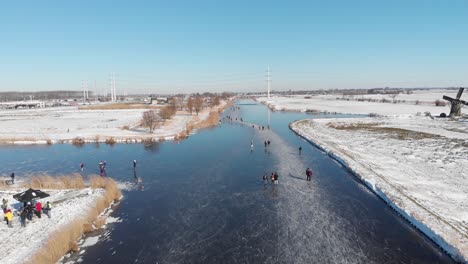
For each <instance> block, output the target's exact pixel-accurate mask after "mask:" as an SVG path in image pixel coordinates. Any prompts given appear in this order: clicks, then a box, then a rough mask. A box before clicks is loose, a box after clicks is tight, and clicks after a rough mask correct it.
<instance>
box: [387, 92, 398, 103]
mask: <svg viewBox="0 0 468 264" xmlns="http://www.w3.org/2000/svg"><path fill="white" fill-rule="evenodd" d="M397 96H398V92H396V93H391V94H389V95H388V97H390V98H392V102H393V103H396V102H395V98H396V97H397Z"/></svg>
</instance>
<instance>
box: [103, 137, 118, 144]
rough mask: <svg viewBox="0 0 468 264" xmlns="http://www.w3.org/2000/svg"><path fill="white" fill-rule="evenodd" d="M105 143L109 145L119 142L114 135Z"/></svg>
mask: <svg viewBox="0 0 468 264" xmlns="http://www.w3.org/2000/svg"><path fill="white" fill-rule="evenodd" d="M105 143H106V144H108V145H114V144H115V143H117V141H115V139H114V138H113V137H110V138H108V139H106V141H105Z"/></svg>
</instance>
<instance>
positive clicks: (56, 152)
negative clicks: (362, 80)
mask: <svg viewBox="0 0 468 264" xmlns="http://www.w3.org/2000/svg"><path fill="white" fill-rule="evenodd" d="M249 103H251V102H249ZM240 108H241V110H236V111H234V112H232V111H227V112H226V115H232V116H242V117H243V118H244V120H245V121H248V122H253V123H258V124H264V125H266V124H267V120H268V111H267V109H266V108H265V107H264V106H261V105H240ZM315 117H323V116H314V115H308V114H303V113H284V112H276V113H272V114H271V115H270V124H271V127H272V131H269V132H263V131H258V129H253V128H251V127H249V126H245V125H241V124H238V123H235V122H233V123H231V122H223V123H222V124H221V125H220V126H218V127H217V128H214V129H208V130H203V131H201V132H199V133H197V134H196V135H193V136H191V137H190V138H189V139H187V140H185V141H183V142H181V143H180V144H178V143H175V142H165V143H160V144H152V145H147V146H144V145H141V144H129V145H123V144H122V145H115V146H113V147H111V146H108V145H100V146H99V147H97V146H96V145H94V144H90V145H85V146H83V147H80V148H77V147H74V146H71V145H53V146H24V147H2V148H0V155H1V157H2V167H3V168H7V169H8V170H9V169H10V168H14V170H15V173H16V174H17V175H18V177H21V175H24V174H27V173H32V172H37V171H40V172H47V173H51V174H67V173H70V172H76V171H77V170H78V168H79V164H80V163H81V162H84V163H85V164H86V167H85V169H86V170H85V174H90V173H97V172H98V165H97V163H98V162H99V160H106V161H107V164H108V165H107V167H108V175H109V176H110V177H113V178H116V179H118V180H120V181H130V182H132V181H133V177H134V173H133V167H132V160H133V159H137V160H138V167H137V176H138V177H141V178H142V179H143V186H144V189H143V190H138V189H135V190H130V191H126V192H124V195H125V198H124V200H123V201H122V202H121V203H120V204H119V205H118V206H117V208H115V211H114V213H113V216H114V217H118V218H120V219H122V220H123V221H122V222H119V223H113V224H111V225H110V228H109V230H110V232H109V230H106V231H104V232H108V234H107V235H105V236H103V237H104V239H101V240H100V242H98V244H96V245H95V246H92V247H88V248H86V252H85V253H84V254H82V255H73V256H71V257H70V258H69V259H70V260H77V259H79V258H80V259H81V260H82V261H83V263H451V262H452V261H451V259H450V258H449V257H448V256H447V255H445V254H444V253H442V252H441V251H440V250H439V249H438V248H437V247H436V246H435V245H434V244H433V243H432V242H431V241H429V240H428V239H427V238H426V237H424V236H423V235H422V234H420V233H419V232H418V231H416V230H414V229H413V228H412V227H410V226H409V225H408V224H407V223H406V222H405V221H404V220H402V219H401V218H400V217H398V216H397V215H396V214H395V213H394V212H393V211H392V210H390V208H388V207H387V206H386V205H385V204H384V203H383V202H382V201H381V200H380V199H378V198H377V197H375V195H373V194H372V193H370V192H369V191H368V190H367V189H366V188H364V187H363V186H362V185H361V184H359V183H358V182H357V181H356V180H355V179H354V178H353V176H351V175H350V174H348V173H347V172H346V171H345V170H344V169H343V168H341V166H340V165H339V164H337V163H336V162H334V161H333V160H331V159H330V158H328V157H327V156H326V155H324V154H323V153H321V152H320V151H318V150H317V149H315V148H313V147H312V146H310V145H308V144H307V143H306V142H305V141H303V140H301V139H300V138H298V137H297V136H295V135H294V134H293V133H292V132H291V131H290V130H289V129H288V127H287V125H288V123H290V122H291V121H293V120H297V119H303V118H315ZM266 139H270V140H272V146H271V147H270V148H268V149H267V150H265V148H264V147H263V141H264V140H266ZM252 140H253V141H254V144H255V149H254V151H250V146H249V145H250V142H251V141H252ZM298 146H302V148H303V151H302V155H301V156H299V155H298V153H296V150H297V147H298ZM307 166H310V167H312V168H313V169H314V179H313V181H312V182H306V181H304V175H303V173H302V172H303V171H304V170H305V167H307ZM271 171H278V172H279V173H280V184H279V185H278V186H273V185H267V186H264V184H263V183H262V181H261V177H262V175H263V174H264V173H265V172H267V173H271Z"/></svg>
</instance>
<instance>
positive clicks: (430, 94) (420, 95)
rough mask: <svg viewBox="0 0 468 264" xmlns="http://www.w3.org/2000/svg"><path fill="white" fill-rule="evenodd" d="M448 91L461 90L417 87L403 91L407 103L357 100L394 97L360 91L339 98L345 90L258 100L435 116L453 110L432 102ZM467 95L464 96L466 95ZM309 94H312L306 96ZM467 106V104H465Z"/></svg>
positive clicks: (279, 106) (283, 106)
mask: <svg viewBox="0 0 468 264" xmlns="http://www.w3.org/2000/svg"><path fill="white" fill-rule="evenodd" d="M443 95H447V96H450V97H453V98H454V97H456V95H457V91H454V90H434V91H417V92H415V93H413V94H409V95H407V94H400V95H398V96H397V97H396V98H395V100H406V101H407V103H397V104H393V103H380V102H368V101H357V99H359V98H373V99H382V98H385V99H387V100H390V101H391V100H392V99H391V98H390V97H389V96H388V95H380V94H375V95H356V96H353V97H352V98H351V97H347V98H350V100H349V101H346V100H342V99H340V100H337V98H343V95H341V94H336V95H334V94H330V95H315V96H314V95H312V96H311V95H294V96H288V97H285V96H272V97H270V99H268V98H267V97H259V98H257V101H259V102H262V103H265V104H267V105H269V106H270V108H272V109H275V110H294V111H302V112H305V111H317V112H331V113H334V112H336V113H342V114H363V115H368V114H378V115H415V114H416V113H418V112H419V113H424V112H430V113H431V114H432V115H433V116H438V115H440V113H446V114H448V113H449V112H450V106H449V105H448V104H447V105H446V106H435V104H433V103H431V104H429V103H428V102H434V101H435V100H437V99H439V100H441V101H444V102H447V101H445V100H442V96H443ZM465 96H466V95H464V96H463V98H465ZM305 97H310V98H309V99H306V98H305ZM351 99H352V100H351ZM416 100H421V102H426V103H421V104H418V105H416V104H414V103H410V102H411V101H416ZM465 109H466V108H465Z"/></svg>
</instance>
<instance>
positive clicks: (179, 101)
mask: <svg viewBox="0 0 468 264" xmlns="http://www.w3.org/2000/svg"><path fill="white" fill-rule="evenodd" d="M172 100H173V105H174V106H175V107H176V109H179V110H182V109H183V108H184V99H183V98H182V97H179V96H174V97H173V98H172Z"/></svg>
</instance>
